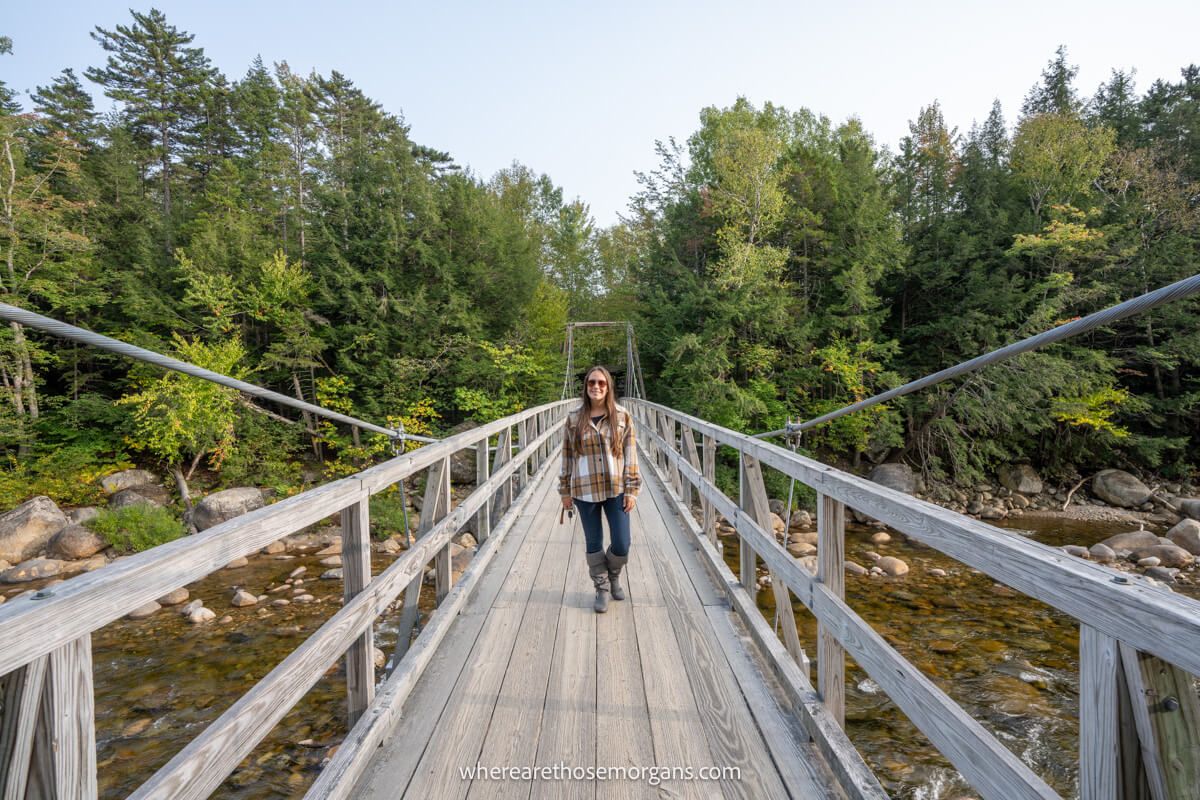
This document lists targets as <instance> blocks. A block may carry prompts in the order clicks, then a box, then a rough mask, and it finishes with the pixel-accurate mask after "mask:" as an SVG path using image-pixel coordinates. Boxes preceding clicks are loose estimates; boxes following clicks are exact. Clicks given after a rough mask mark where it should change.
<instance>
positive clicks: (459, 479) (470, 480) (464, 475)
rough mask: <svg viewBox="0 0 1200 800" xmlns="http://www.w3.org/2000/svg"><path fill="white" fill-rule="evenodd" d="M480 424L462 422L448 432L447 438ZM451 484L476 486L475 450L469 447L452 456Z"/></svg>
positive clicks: (470, 421)
mask: <svg viewBox="0 0 1200 800" xmlns="http://www.w3.org/2000/svg"><path fill="white" fill-rule="evenodd" d="M478 427H479V423H477V422H474V421H472V420H467V421H466V422H460V423H458V424H457V425H455V426H454V427H453V428H451V429H450V430H449V432H447V434H446V435H447V436H448V437H449V436H453V435H454V434H456V433H462V432H463V431H469V430H471V429H473V428H478ZM450 482H451V483H458V484H463V485H470V486H473V485H475V448H474V447H468V448H467V449H465V450H459V451H458V452H457V453H455V454H454V455H452V456H450Z"/></svg>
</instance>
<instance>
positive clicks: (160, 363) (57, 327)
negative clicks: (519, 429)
mask: <svg viewBox="0 0 1200 800" xmlns="http://www.w3.org/2000/svg"><path fill="white" fill-rule="evenodd" d="M0 319H3V320H5V321H7V322H17V323H20V324H21V325H25V326H26V327H29V328H34V329H36V330H40V331H45V332H46V333H49V334H52V335H54V336H57V337H59V338H62V339H70V340H71V341H74V342H79V343H81V344H86V345H89V346H91V347H98V348H100V349H102V350H108V351H110V352H113V353H118V354H120V355H123V356H127V357H129V358H133V359H137V360H138V361H144V362H146V363H147V364H153V365H154V366H156V367H162V368H163V369H169V370H174V371H175V372H181V373H183V374H184V375H191V376H192V377H194V378H200V379H202V380H206V381H211V382H212V383H217V384H220V385H222V386H227V387H229V388H230V389H236V390H237V391H239V392H242V393H244V394H248V395H251V396H252V397H259V398H262V399H263V400H271V401H273V402H275V403H279V404H280V405H284V406H289V407H291V408H296V409H299V410H301V411H307V412H308V413H310V414H315V415H317V416H319V417H325V418H326V419H331V420H334V421H335V422H342V423H345V424H347V425H353V426H355V427H358V428H362V429H363V430H368V431H372V432H374V433H382V434H383V435H384V436H387V437H388V438H389V439H393V440H396V439H412V440H413V441H417V442H436V441H438V440H437V439H432V438H430V437H428V436H417V435H415V434H411V433H405V432H404V430H403V428H400V429H393V428H384V427H382V426H380V425H375V424H373V423H370V422H366V421H364V420H361V419H356V418H354V417H351V416H347V415H346V414H339V413H338V412H336V411H330V410H328V409H325V408H321V407H320V406H318V405H313V404H312V403H306V402H304V401H303V400H297V399H296V398H294V397H288V396H287V395H286V394H280V393H279V392H273V391H271V390H270V389H264V388H262V387H261V386H255V385H254V384H252V383H246V382H245V381H240V380H238V379H236V378H231V377H229V376H228V375H222V374H221V373H219V372H213V371H212V370H209V369H204V368H203V367H197V366H196V365H195V364H189V363H187V362H186V361H180V360H179V359H177V358H171V357H170V356H164V355H162V354H160V353H155V352H154V351H153V350H147V349H145V348H143V347H137V346H136V345H132V344H129V343H127V342H122V341H119V340H117V339H113V338H110V337H108V336H104V335H102V334H99V333H94V332H93V331H89V330H86V329H84V328H77V327H76V326H74V325H68V324H67V323H65V322H59V321H58V320H56V319H51V318H50V317H44V316H42V315H41V314H35V313H33V312H32V311H26V310H25V309H23V308H17V307H16V306H10V305H8V304H6V303H0Z"/></svg>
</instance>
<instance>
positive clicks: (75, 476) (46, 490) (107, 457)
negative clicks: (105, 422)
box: [0, 443, 133, 511]
mask: <svg viewBox="0 0 1200 800" xmlns="http://www.w3.org/2000/svg"><path fill="white" fill-rule="evenodd" d="M4 462H5V463H4V464H3V468H2V469H0V511H7V510H9V509H11V508H15V507H16V506H18V505H20V504H21V503H23V502H25V501H26V500H29V499H30V498H33V497H37V496H38V495H45V496H47V497H49V498H50V499H51V500H53V501H54V502H56V503H58V504H59V505H63V506H86V505H98V504H99V503H100V502H101V500H102V499H103V496H104V495H103V492H101V490H100V485H99V482H98V481H99V479H100V478H102V477H103V476H105V475H107V474H109V473H112V472H117V471H119V470H122V469H128V468H130V467H132V466H133V465H132V464H130V463H129V462H128V461H127V460H125V459H124V458H123V457H121V456H116V457H114V456H112V455H111V454H110V453H108V452H105V451H104V450H103V449H98V448H96V447H94V446H92V445H91V444H90V443H82V444H75V445H67V446H63V447H55V448H52V449H48V450H46V451H45V452H42V453H41V454H39V455H38V456H36V457H35V458H32V459H26V460H20V459H18V458H17V457H16V456H15V455H9V456H6V457H5V459H4Z"/></svg>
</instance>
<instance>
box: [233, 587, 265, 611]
mask: <svg viewBox="0 0 1200 800" xmlns="http://www.w3.org/2000/svg"><path fill="white" fill-rule="evenodd" d="M229 602H230V603H232V604H233V606H234V607H235V608H245V607H246V606H252V605H255V604H257V603H258V598H257V597H255V596H254V595H252V594H250V593H249V592H247V591H246V590H245V589H238V590H237V591H236V592H234V593H233V599H232V600H230V601H229Z"/></svg>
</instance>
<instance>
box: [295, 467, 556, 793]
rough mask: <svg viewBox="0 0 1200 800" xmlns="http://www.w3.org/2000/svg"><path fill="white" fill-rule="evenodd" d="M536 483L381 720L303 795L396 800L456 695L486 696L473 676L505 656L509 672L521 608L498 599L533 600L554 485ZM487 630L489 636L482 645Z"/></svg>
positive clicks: (480, 679) (437, 613)
mask: <svg viewBox="0 0 1200 800" xmlns="http://www.w3.org/2000/svg"><path fill="white" fill-rule="evenodd" d="M542 481H544V485H542V486H538V488H536V489H534V491H533V492H530V493H528V494H527V493H522V494H521V495H518V497H517V498H516V499H515V505H514V507H512V509H511V512H510V513H508V515H505V516H504V517H503V518H502V519H500V521H498V523H497V525H496V530H494V533H493V536H492V539H493V540H497V545H498V546H499V548H500V549H499V551H498V552H497V554H496V557H494V561H493V563H491V565H488V563H487V561H486V560H485V559H486V553H487V551H486V549H485V548H480V552H479V553H478V554H476V555H475V558H474V559H472V564H470V566H468V569H467V573H463V579H462V581H461V582H460V583H458V585H456V587H455V588H454V590H451V593H450V596H449V597H446V602H445V603H444V604H443V606H442V607H439V608H438V609H437V610H434V613H433V615H432V616H431V620H430V624H428V625H427V626H426V627H425V630H424V631H422V632H421V636H420V637H418V639H416V642H415V643H414V645H413V649H412V650H410V651H409V654H408V657H407V658H406V660H404V662H403V664H402V666H401V669H400V670H397V672H396V673H394V674H392V676H390V678H389V679H388V681H386V682H385V684H384V686H383V687H380V691H379V694H378V698H377V703H376V705H377V709H378V715H379V720H378V721H372V722H371V723H367V724H361V726H358V727H355V729H354V730H352V732H350V734H349V736H348V738H347V740H346V742H343V745H342V747H341V748H340V750H338V751H337V754H336V756H335V757H334V758H332V759H331V762H330V763H329V764H328V765H326V766H325V769H324V770H322V774H320V775H319V776H318V778H317V781H316V783H314V784H313V787H312V788H311V789H310V790H308V794H307V795H306V800H347V799H350V798H353V799H354V800H367V799H371V798H383V799H386V800H394V799H395V798H398V796H401V795H402V794H403V792H404V789H406V788H407V787H408V783H409V781H410V780H412V776H413V772H414V771H415V770H416V765H418V763H419V762H420V759H421V756H422V754H424V752H425V748H426V746H427V744H428V742H430V740H431V738H432V736H433V735H434V730H436V729H437V726H438V722H439V721H440V718H442V716H443V715H444V714H445V712H446V705H448V704H449V702H450V699H451V698H452V696H454V693H455V691H456V690H458V688H460V687H461V686H462V685H464V684H469V685H472V686H474V687H478V688H479V690H480V691H484V685H485V681H486V680H487V675H480V676H476V675H475V672H476V670H484V672H486V669H487V668H486V663H487V661H488V660H493V658H503V663H504V664H505V666H506V664H508V656H509V652H510V651H511V649H512V642H514V640H515V638H516V632H517V627H518V625H520V620H521V614H522V613H523V602H522V603H515V602H514V603H509V604H506V606H504V607H499V606H496V601H497V599H498V597H499V596H500V595H503V594H508V595H509V596H512V595H516V594H517V593H520V591H523V593H524V596H526V597H528V595H529V588H530V584H532V583H533V573H530V572H529V570H528V566H527V565H528V564H533V571H534V572H536V567H538V564H540V561H541V557H542V552H544V551H545V546H546V541H548V531H550V525H548V524H546V525H540V524H536V522H533V521H536V519H541V518H545V519H547V521H548V518H550V516H548V513H546V512H542V511H541V510H540V509H541V506H542V505H544V504H545V503H546V501H547V497H552V498H553V500H552V501H557V493H553V492H552V491H551V488H552V486H553V477H548V479H547V477H544V479H542ZM535 486H536V483H535ZM539 515H540V516H539ZM491 547H496V545H490V546H488V548H491ZM473 570H478V572H476V575H479V579H478V581H479V582H478V588H475V589H474V591H470V594H469V596H468V597H467V601H466V602H464V603H463V604H462V606H461V607H458V608H457V609H456V608H455V596H456V593H461V591H464V590H466V589H469V588H472V585H473V583H472V581H473V579H472V577H470V576H469V575H468V573H470V572H472V571H473ZM455 613H457V616H456V615H455ZM485 625H486V626H488V630H490V631H491V633H488V636H487V637H485V636H484V628H485ZM504 631H509V632H508V633H506V634H505V636H506V638H505V637H504V636H502V637H499V638H496V633H497V632H504ZM505 643H506V644H505ZM505 648H506V649H505ZM372 714H376V709H372V710H371V712H368V717H370V716H371V715H372ZM480 735H482V732H480ZM360 776H361V777H360Z"/></svg>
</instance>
